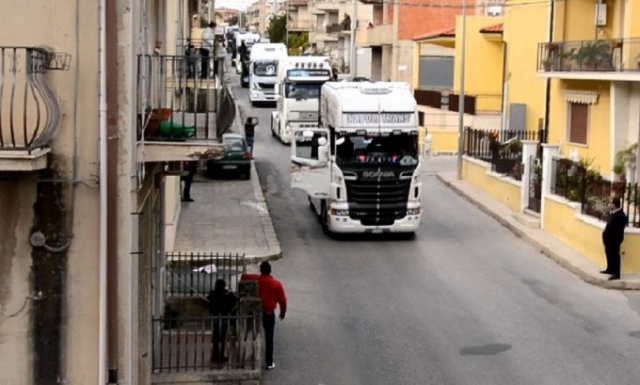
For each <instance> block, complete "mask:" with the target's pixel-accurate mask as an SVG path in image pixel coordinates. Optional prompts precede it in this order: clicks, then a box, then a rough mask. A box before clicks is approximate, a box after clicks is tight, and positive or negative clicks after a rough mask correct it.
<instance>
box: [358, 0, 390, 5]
mask: <svg viewBox="0 0 640 385" xmlns="http://www.w3.org/2000/svg"><path fill="white" fill-rule="evenodd" d="M360 2H361V3H362V4H369V5H382V4H384V3H385V1H384V0H360Z"/></svg>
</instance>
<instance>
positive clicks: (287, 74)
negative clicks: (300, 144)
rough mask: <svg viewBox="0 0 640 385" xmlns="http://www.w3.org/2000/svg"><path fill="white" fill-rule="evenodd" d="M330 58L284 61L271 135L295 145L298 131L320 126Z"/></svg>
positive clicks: (290, 57) (279, 78) (295, 57)
mask: <svg viewBox="0 0 640 385" xmlns="http://www.w3.org/2000/svg"><path fill="white" fill-rule="evenodd" d="M331 74H332V73H331V63H330V61H329V58H328V57H326V56H289V57H287V58H286V59H283V60H281V61H280V65H279V66H278V83H277V84H276V100H277V108H276V111H273V112H272V113H271V134H272V135H273V136H274V137H276V138H278V139H280V141H281V142H282V143H290V142H291V130H292V129H294V128H308V127H318V106H319V103H320V88H321V87H322V85H323V84H324V83H325V82H327V81H328V80H330V79H331Z"/></svg>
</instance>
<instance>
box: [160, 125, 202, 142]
mask: <svg viewBox="0 0 640 385" xmlns="http://www.w3.org/2000/svg"><path fill="white" fill-rule="evenodd" d="M195 133H196V129H195V127H193V126H185V125H183V124H180V123H175V122H169V121H164V122H161V123H160V136H161V137H163V138H173V139H189V138H193V136H194V135H195Z"/></svg>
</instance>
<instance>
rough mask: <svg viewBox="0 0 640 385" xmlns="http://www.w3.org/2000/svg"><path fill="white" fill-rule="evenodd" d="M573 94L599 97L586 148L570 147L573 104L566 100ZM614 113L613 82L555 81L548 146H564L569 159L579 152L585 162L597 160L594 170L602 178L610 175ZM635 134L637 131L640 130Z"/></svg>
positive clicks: (591, 114)
mask: <svg viewBox="0 0 640 385" xmlns="http://www.w3.org/2000/svg"><path fill="white" fill-rule="evenodd" d="M569 91H592V92H596V93H597V94H598V101H597V103H596V104H592V105H590V106H589V120H588V123H587V124H588V126H587V144H586V145H581V144H572V143H569V137H568V135H569V130H568V122H569V120H568V109H569V104H568V103H567V102H566V99H565V93H566V92H569ZM610 109H611V101H610V83H609V82H599V81H560V80H556V81H553V82H552V87H551V110H550V115H549V116H550V119H549V137H548V142H549V143H551V144H560V145H561V153H562V154H564V155H565V156H569V154H570V153H571V151H572V150H574V149H575V150H576V151H577V152H578V155H579V156H580V157H581V158H583V159H593V167H594V168H595V169H597V170H598V171H599V172H600V173H601V174H603V175H608V174H609V173H610V172H611V170H612V167H613V164H612V154H611V131H610V129H611V128H612V127H611V116H610ZM635 130H636V131H637V128H636V129H635ZM613 155H615V154H613Z"/></svg>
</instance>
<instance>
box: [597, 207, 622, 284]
mask: <svg viewBox="0 0 640 385" xmlns="http://www.w3.org/2000/svg"><path fill="white" fill-rule="evenodd" d="M609 208H610V209H611V214H610V215H609V220H608V221H607V225H606V226H605V228H604V231H603V232H602V243H603V244H604V252H605V255H606V257H607V268H606V269H605V270H603V271H601V273H602V274H609V275H611V277H609V280H610V281H612V280H615V279H620V245H621V244H622V241H623V240H624V228H625V227H626V226H627V215H626V214H625V213H624V211H622V203H621V202H620V198H617V197H616V198H613V199H612V200H611V204H610V205H609Z"/></svg>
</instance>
